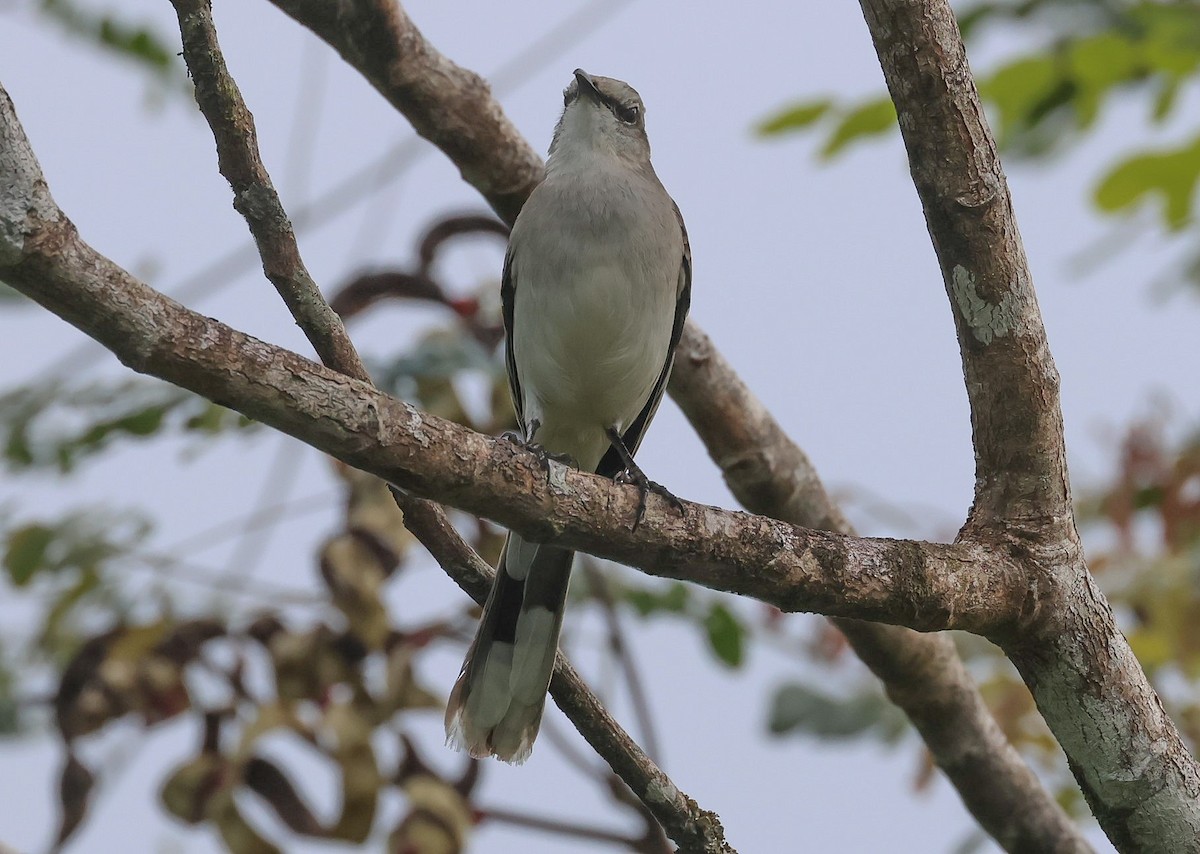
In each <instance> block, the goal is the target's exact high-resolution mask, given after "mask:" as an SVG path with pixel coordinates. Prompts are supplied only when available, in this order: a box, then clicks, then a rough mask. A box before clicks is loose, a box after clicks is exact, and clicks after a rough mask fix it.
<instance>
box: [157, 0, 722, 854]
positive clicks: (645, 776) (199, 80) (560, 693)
mask: <svg viewBox="0 0 1200 854" xmlns="http://www.w3.org/2000/svg"><path fill="white" fill-rule="evenodd" d="M173 3H174V5H175V9H176V12H177V14H178V16H179V27H180V34H181V36H182V39H183V49H184V58H185V61H186V62H187V65H188V69H189V71H190V73H191V76H192V80H193V81H194V83H195V92H196V102H197V104H198V105H199V107H200V110H201V112H202V113H203V114H204V116H205V118H206V120H207V121H208V123H209V126H210V128H211V129H212V132H213V137H214V139H215V141H216V146H217V154H218V162H219V164H220V167H221V171H222V174H224V175H225V176H226V178H227V179H228V180H229V183H230V186H231V187H232V189H233V192H234V198H235V202H234V204H235V207H237V208H238V210H239V212H240V213H242V215H243V216H244V217H245V218H246V222H247V224H248V225H249V226H250V230H251V233H252V234H253V235H254V238H255V242H256V244H257V246H258V250H259V253H260V255H261V257H262V259H263V265H264V269H265V271H266V273H267V277H268V278H269V279H270V280H271V281H272V283H274V284H275V286H276V288H277V289H278V291H279V293H280V295H281V296H282V297H283V299H284V302H285V304H286V305H287V306H288V309H289V310H290V311H291V313H292V316H293V317H294V318H295V319H296V322H297V324H298V325H299V326H300V327H301V329H302V330H303V331H304V332H305V334H306V335H307V336H308V338H309V340H310V341H311V342H312V343H313V345H314V347H315V348H316V350H317V352H318V353H319V354H320V356H321V360H322V362H324V363H325V365H326V366H327V367H329V368H332V369H334V370H337V371H340V372H341V373H342V374H345V375H347V376H350V377H353V378H355V379H359V380H362V381H363V382H366V383H370V382H371V379H370V376H369V375H368V373H367V370H366V368H365V367H364V365H363V363H362V359H361V358H360V357H359V355H358V352H357V350H356V349H355V347H354V344H353V342H352V341H351V340H350V338H349V336H348V335H347V334H346V330H345V327H344V326H343V325H342V321H341V318H340V317H339V316H338V315H337V314H336V313H334V312H333V311H332V310H331V309H330V307H329V305H328V304H327V303H326V301H325V299H324V297H323V296H322V294H321V292H320V290H319V289H318V288H317V286H316V283H315V282H314V281H313V280H312V277H311V276H310V275H309V273H308V271H307V269H306V268H305V265H304V262H303V260H302V259H301V256H300V248H299V245H298V244H297V242H296V237H295V233H294V232H293V230H292V227H291V222H290V221H289V219H288V217H287V214H286V212H285V211H284V209H283V205H282V203H281V202H280V200H279V196H278V194H277V193H276V192H275V188H274V186H273V185H272V182H271V178H270V175H269V174H268V173H267V170H266V167H265V166H264V164H263V162H262V158H261V155H260V154H259V151H258V144H257V135H256V133H255V130H254V119H253V116H252V115H251V114H250V111H249V110H248V109H247V107H246V105H245V102H244V101H243V99H242V96H241V92H240V91H239V90H238V87H237V84H236V82H235V81H234V80H233V78H232V77H231V76H230V74H229V72H228V69H227V68H226V66H225V61H224V57H223V55H222V53H221V48H220V44H219V43H218V41H217V32H216V27H215V26H214V24H213V20H212V8H211V3H210V0H173ZM392 493H393V495H394V496H395V499H396V503H397V504H398V505H399V507H400V509H401V510H402V511H403V513H404V520H405V525H406V526H407V527H408V528H409V530H410V531H412V533H413V534H414V535H415V536H416V537H417V539H418V540H419V541H420V542H421V543H422V544H423V545H424V546H425V547H426V548H427V549H428V550H429V551H430V553H431V554H432V555H433V556H434V557H435V558H436V559H437V561H438V563H439V564H440V565H442V566H443V567H444V568H445V569H446V571H447V573H448V574H449V575H450V576H451V577H452V578H453V579H454V580H456V581H457V582H458V583H459V584H460V585H461V586H462V587H463V589H464V590H466V591H467V592H468V593H469V594H470V595H471V596H472V597H473V598H474V599H475V600H476V601H477V602H479V603H481V604H482V603H483V602H484V600H485V599H486V598H487V590H488V587H490V582H491V571H490V568H489V567H487V564H486V563H484V561H483V560H482V559H480V558H479V556H478V555H477V554H475V552H474V550H473V549H471V547H470V546H469V545H468V544H467V543H466V542H465V541H464V540H463V539H462V538H461V537H460V536H459V535H458V533H457V532H456V531H455V530H454V528H453V526H452V525H450V523H449V520H448V519H447V518H446V515H445V513H444V512H443V511H442V509H441V508H440V507H439V506H438V505H436V504H434V503H432V502H430V501H427V500H424V499H421V498H417V497H416V496H413V495H409V494H407V493H404V492H403V491H401V490H398V489H394V488H393V490H392ZM481 582H483V583H481ZM551 694H552V695H553V697H554V700H555V702H556V703H557V704H558V705H559V706H560V707H561V708H562V709H563V711H564V713H565V714H566V715H567V717H568V718H569V719H570V720H571V721H572V723H574V724H575V726H576V728H577V729H578V730H579V731H580V733H581V734H583V736H584V738H585V739H586V740H587V741H588V743H589V744H591V745H592V747H593V748H594V749H595V750H596V751H597V753H599V754H600V755H601V756H602V757H604V758H605V759H606V760H607V761H608V763H609V765H610V767H611V768H612V769H613V772H614V773H616V774H617V775H618V776H619V777H620V778H621V779H622V780H624V782H625V784H626V785H628V786H629V787H630V789H631V790H632V791H633V792H634V793H635V794H636V795H637V797H638V798H639V799H641V801H642V802H643V804H644V805H645V807H646V809H648V810H649V811H650V813H651V814H652V815H653V816H654V817H655V819H656V820H657V821H658V822H659V823H660V824H661V825H662V826H663V828H665V829H666V830H667V832H668V833H669V834H670V835H671V837H672V838H673V839H675V840H676V841H677V842H678V843H679V845H680V847H681V849H682V850H684V851H696V852H713V854H736V852H734V849H733V848H732V847H730V846H729V845H728V844H727V843H726V842H725V838H724V829H723V828H722V826H721V823H720V820H719V818H718V817H717V816H716V815H715V814H713V813H710V812H707V811H704V810H701V809H700V808H699V807H698V806H697V805H696V803H695V801H692V800H691V799H690V798H688V797H687V796H686V795H685V794H684V793H682V792H680V791H679V789H678V788H677V787H676V786H675V784H674V783H672V781H671V780H670V778H669V777H667V775H666V774H664V773H663V772H662V770H661V769H660V768H659V767H658V766H657V764H656V763H655V762H654V761H653V760H652V759H651V758H650V757H649V756H647V755H646V753H645V752H644V751H642V750H641V748H640V747H639V746H638V745H637V744H636V743H635V742H634V741H633V739H631V738H630V737H629V736H628V735H627V734H626V733H625V731H624V729H622V727H621V726H620V725H619V724H618V723H617V722H616V720H615V719H614V718H612V717H611V716H610V715H609V714H608V712H607V711H606V710H605V709H604V707H603V706H602V705H601V703H600V702H599V699H598V698H597V697H596V696H595V695H594V694H593V693H592V691H591V690H590V689H589V688H588V687H587V685H586V684H585V683H584V682H583V680H582V679H581V678H580V677H579V675H578V673H576V672H575V670H574V668H573V667H571V664H570V662H568V661H567V660H566V659H565V657H560V658H559V660H558V661H557V662H556V667H555V678H554V684H553V685H552V688H551Z"/></svg>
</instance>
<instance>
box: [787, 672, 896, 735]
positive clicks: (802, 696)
mask: <svg viewBox="0 0 1200 854" xmlns="http://www.w3.org/2000/svg"><path fill="white" fill-rule="evenodd" d="M767 726H768V729H769V730H770V732H771V733H772V734H773V735H784V734H786V733H803V734H807V735H813V736H816V737H818V738H831V739H845V738H853V737H855V736H859V735H862V734H864V733H867V732H870V731H875V733H876V734H877V735H879V736H880V737H881V738H883V739H884V740H886V741H891V740H894V739H895V738H896V737H898V735H899V734H900V733H901V732H903V731H904V722H903V717H902V713H900V712H899V711H897V710H896V709H895V707H893V706H891V704H889V703H888V702H887V700H885V699H884V698H883V696H882V695H880V694H879V693H877V692H870V693H863V694H860V695H857V696H854V697H851V698H849V699H845V700H843V699H841V698H838V697H834V696H831V695H829V694H825V693H823V692H821V691H816V690H814V689H812V688H810V687H808V686H807V685H804V684H801V683H799V682H794V683H791V684H789V685H784V686H783V687H782V688H780V689H779V690H778V691H777V692H776V693H775V697H774V698H773V699H772V701H771V711H770V717H769V718H768V721H767Z"/></svg>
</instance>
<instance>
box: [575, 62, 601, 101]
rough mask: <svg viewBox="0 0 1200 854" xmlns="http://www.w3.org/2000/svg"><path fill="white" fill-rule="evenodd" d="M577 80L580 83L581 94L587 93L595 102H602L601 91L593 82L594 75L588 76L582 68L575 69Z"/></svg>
mask: <svg viewBox="0 0 1200 854" xmlns="http://www.w3.org/2000/svg"><path fill="white" fill-rule="evenodd" d="M575 79H576V80H577V81H579V93H580V94H581V95H582V94H583V93H585V92H586V93H587V94H589V95H591V97H592V98H593V99H594V100H597V101H599V100H600V90H599V89H597V88H596V84H595V83H593V82H592V75H590V74H588V73H587V72H586V71H584V70H583V69H582V68H576V69H575Z"/></svg>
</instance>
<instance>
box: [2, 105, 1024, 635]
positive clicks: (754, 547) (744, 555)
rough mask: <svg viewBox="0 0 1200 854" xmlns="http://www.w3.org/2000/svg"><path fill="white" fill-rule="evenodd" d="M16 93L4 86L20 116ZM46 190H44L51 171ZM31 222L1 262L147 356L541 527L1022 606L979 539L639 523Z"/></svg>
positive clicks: (925, 602) (597, 540)
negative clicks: (19, 246)
mask: <svg viewBox="0 0 1200 854" xmlns="http://www.w3.org/2000/svg"><path fill="white" fill-rule="evenodd" d="M10 103H11V102H9V101H7V99H5V102H4V105H3V108H4V109H3V110H2V111H3V112H4V113H5V114H6V118H11V117H12V113H11V111H10V110H9V109H8V108H9V106H10ZM12 126H13V127H14V128H15V127H17V126H16V125H15V122H14V124H13V125H12ZM39 195H41V196H43V197H44V198H45V199H46V200H47V201H48V199H49V197H48V193H46V190H45V185H44V183H42V184H40V193H39ZM30 204H31V205H35V206H36V205H40V204H41V201H40V200H38V201H32V202H31V203H30ZM24 224H25V225H26V226H32V227H31V228H30V230H29V233H28V236H27V238H26V240H25V246H24V251H23V252H19V253H17V256H16V258H14V259H13V260H14V261H15V263H10V264H5V265H3V266H0V274H2V275H3V276H4V278H5V280H6V281H8V282H9V283H10V284H12V285H13V286H14V287H16V288H17V289H18V290H21V291H22V292H24V293H25V294H27V295H28V296H29V297H30V298H32V299H33V300H34V301H36V302H38V303H40V304H41V305H43V306H44V307H45V308H48V309H49V310H50V311H52V312H54V313H55V314H57V315H59V316H60V317H62V318H63V319H65V320H67V321H68V322H70V323H71V324H73V325H75V326H76V327H78V328H79V329H81V330H83V331H84V332H86V333H87V334H89V335H91V336H92V337H94V338H96V339H97V340H98V341H100V342H101V343H103V344H104V345H105V346H106V347H108V348H109V349H110V350H112V351H113V352H114V353H115V354H116V355H117V356H118V358H120V359H121V360H122V361H123V362H124V363H125V364H126V365H127V366H129V367H130V368H132V369H133V370H136V371H138V372H140V373H147V374H151V375H153V376H157V377H159V378H161V379H165V380H167V381H168V382H172V383H174V384H176V385H178V386H181V387H182V388H187V389H189V390H191V391H194V392H196V393H197V394H200V395H202V396H204V397H207V398H209V399H210V400H214V401H217V402H219V403H221V404H223V405H225V406H229V407H230V408H233V409H236V410H238V411H239V412H242V413H244V414H246V415H247V416H249V417H251V418H254V419H256V420H258V421H261V422H263V423H264V424H267V425H269V426H271V427H274V428H276V429H278V430H280V431H282V432H285V433H287V434H289V435H291V436H294V437H296V438H298V439H300V440H301V441H304V442H306V443H308V444H310V445H312V446H313V447H315V448H317V449H319V450H322V451H324V452H325V453H328V454H329V455H330V456H333V457H336V458H338V459H340V460H342V461H343V462H345V463H347V464H349V465H352V466H354V467H355V468H359V469H362V470H364V471H368V472H371V473H373V474H376V475H378V476H379V477H382V478H383V479H385V480H387V481H388V482H390V483H394V484H396V485H398V486H400V487H401V488H403V489H406V490H408V491H410V492H413V493H415V494H418V495H421V496H423V497H430V498H434V499H437V500H438V501H441V502H442V503H446V504H450V505H452V506H455V507H458V508H460V509H462V510H466V511H468V512H470V513H474V514H476V515H479V516H483V517H484V518H487V519H491V520H493V521H495V522H497V523H499V524H501V525H503V526H505V527H507V528H511V529H513V530H516V531H518V532H519V533H521V534H522V535H524V536H527V537H528V538H530V539H531V540H534V541H537V542H553V543H555V544H558V545H562V546H566V547H570V548H573V549H578V550H581V551H587V552H590V553H592V554H596V555H599V556H601V557H607V558H610V559H613V560H618V561H621V562H623V563H627V564H628V565H630V566H636V567H639V568H642V569H644V570H645V571H647V572H649V573H651V574H653V575H659V576H662V577H666V578H678V579H688V580H692V581H695V582H697V583H699V584H703V585H705V586H708V587H712V588H713V589H717V590H725V591H727V592H731V593H737V594H740V595H745V596H751V597H753V598H756V599H760V600H762V601H764V602H769V603H771V604H774V605H776V606H777V607H779V608H781V609H783V610H785V611H799V610H814V611H818V612H821V613H833V614H837V615H841V616H852V617H856V618H864V619H878V620H889V621H894V622H898V623H902V624H905V625H909V626H912V627H916V628H920V629H927V630H931V629H946V628H966V629H968V630H971V631H975V632H978V633H980V634H985V635H987V634H991V633H992V632H993V631H1001V630H1004V629H1005V628H1006V627H1007V626H1009V625H1010V624H1012V623H1013V622H1014V621H1020V620H1022V619H1024V616H1025V615H1023V613H1022V610H1023V608H1024V601H1023V596H1024V585H1023V577H1022V574H1021V571H1020V569H1019V567H1017V566H1016V565H1015V564H1005V563H1003V562H1000V563H997V562H994V561H992V560H991V558H990V556H987V555H986V554H985V552H984V551H983V550H982V549H980V548H978V547H976V546H974V545H971V544H967V545H942V544H936V543H922V542H918V541H910V540H890V539H866V538H855V537H847V536H844V535H840V534H831V533H826V532H821V531H812V530H809V529H805V528H800V527H797V526H794V525H790V524H786V523H783V522H779V521H776V520H773V519H767V518H764V517H761V516H750V515H747V514H745V513H737V512H732V511H727V510H720V509H718V508H713V507H706V506H703V505H698V504H686V505H685V507H684V512H683V513H682V514H681V513H679V512H677V511H674V510H671V509H670V508H669V505H668V504H667V503H666V502H665V501H663V500H661V499H658V498H657V497H656V496H652V497H651V500H650V512H649V513H648V515H647V518H646V521H645V522H644V523H643V524H642V525H639V526H638V528H637V530H636V531H634V530H632V525H631V523H632V520H633V519H634V515H635V511H636V509H637V502H638V490H637V489H636V487H633V486H630V485H623V484H614V483H613V482H612V481H610V480H608V479H607V478H602V477H599V476H596V475H592V474H588V473H584V472H579V471H575V470H572V469H568V468H567V467H565V466H562V465H559V464H555V465H553V466H552V467H551V474H550V476H549V477H547V475H546V469H545V467H544V466H543V464H542V462H541V461H540V460H539V458H538V457H537V456H536V455H535V454H533V453H530V452H528V451H526V450H524V449H521V448H518V447H516V446H514V445H513V444H512V443H511V442H506V441H504V440H502V439H496V438H494V437H491V436H484V435H482V434H479V433H475V432H473V431H471V430H469V429H467V428H465V427H462V426H460V425H458V424H455V423H453V422H450V421H446V420H444V419H441V418H437V417H436V416H433V415H429V414H426V413H422V412H420V411H418V410H417V409H415V408H414V407H412V406H410V405H409V404H406V403H403V402H401V401H399V400H396V399H395V398H392V397H389V396H388V395H386V394H384V393H382V392H380V391H379V390H378V389H376V388H374V387H372V386H370V385H368V384H366V383H363V382H361V381H359V380H354V379H352V378H349V377H346V376H344V375H342V374H339V373H336V372H333V371H331V370H329V369H327V368H324V367H322V366H320V365H317V364H315V363H313V362H310V361H308V360H306V359H304V358H302V357H300V356H298V355H296V354H295V353H292V352H291V351H289V350H285V349H283V348H280V347H276V346H273V345H271V344H267V343H264V342H262V341H259V340H257V339H255V338H252V337H250V336H248V335H245V334H244V333H241V332H238V331H236V330H234V329H231V328H230V327H228V326H226V325H224V324H222V323H220V322H218V321H215V320H212V319H211V318H207V317H204V316H203V315H201V314H199V313H197V312H194V311H191V310H189V309H187V308H185V307H183V306H180V305H179V304H178V303H176V302H174V301H173V300H171V299H169V298H167V297H165V296H163V295H162V294H160V293H158V292H157V291H155V290H153V289H152V288H150V287H148V286H147V285H145V284H144V283H142V282H140V281H138V280H137V279H135V278H134V277H133V276H131V275H129V274H128V273H127V272H125V271H124V270H122V269H121V268H119V267H117V266H116V265H115V264H113V263H112V262H111V261H109V260H108V259H106V258H104V257H103V256H101V255H99V254H98V253H97V252H96V251H95V250H94V249H92V248H91V247H90V246H88V245H87V244H86V243H84V242H83V241H82V240H80V239H79V237H78V235H77V233H76V232H75V229H74V226H72V225H71V224H70V222H69V221H68V220H66V218H65V217H64V216H63V215H62V214H61V212H58V211H57V210H56V209H55V210H54V211H53V212H52V214H51V217H50V220H49V222H47V223H44V224H42V227H38V225H35V224H34V223H31V222H28V221H27V220H26V221H25V223H24ZM985 558H986V559H987V569H986V571H985V570H984V563H985Z"/></svg>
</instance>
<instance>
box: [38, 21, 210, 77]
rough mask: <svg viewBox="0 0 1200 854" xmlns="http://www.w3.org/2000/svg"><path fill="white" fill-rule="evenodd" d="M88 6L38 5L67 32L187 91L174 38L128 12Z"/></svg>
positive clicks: (151, 75)
mask: <svg viewBox="0 0 1200 854" xmlns="http://www.w3.org/2000/svg"><path fill="white" fill-rule="evenodd" d="M89 5H90V4H85V3H81V2H79V1H78V0H41V4H40V5H39V6H38V7H37V8H38V11H39V12H40V13H41V14H42V15H43V16H44V17H45V18H46V19H47V20H49V21H52V22H53V23H54V24H56V25H57V26H59V27H60V28H61V29H62V30H63V31H64V32H66V33H68V34H69V35H71V36H74V37H75V38H78V39H80V40H81V41H83V42H85V43H87V44H90V45H92V46H93V47H95V48H97V49H99V50H102V51H104V52H106V53H108V54H110V55H112V56H114V57H117V58H118V59H121V60H124V61H126V62H131V63H133V64H134V65H135V66H137V67H138V68H140V69H142V70H143V71H145V72H147V73H148V74H149V76H150V77H151V79H153V80H154V81H155V82H157V83H159V84H161V85H162V87H163V88H164V89H172V88H173V89H176V90H177V91H179V92H187V91H188V88H187V86H186V85H185V84H186V82H187V78H186V75H185V73H184V67H183V63H182V62H181V61H180V59H179V57H178V53H179V52H178V50H176V48H175V47H173V46H172V45H173V42H172V41H171V40H169V39H167V38H164V37H163V36H162V35H160V34H159V33H157V32H155V31H154V29H153V28H151V27H150V26H147V25H145V24H139V23H135V22H133V21H132V20H131V19H130V18H129V17H128V12H126V11H117V9H116V8H114V9H112V10H109V11H104V12H97V11H94V10H93V9H91V8H89ZM112 5H113V6H114V7H116V5H117V4H112Z"/></svg>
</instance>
